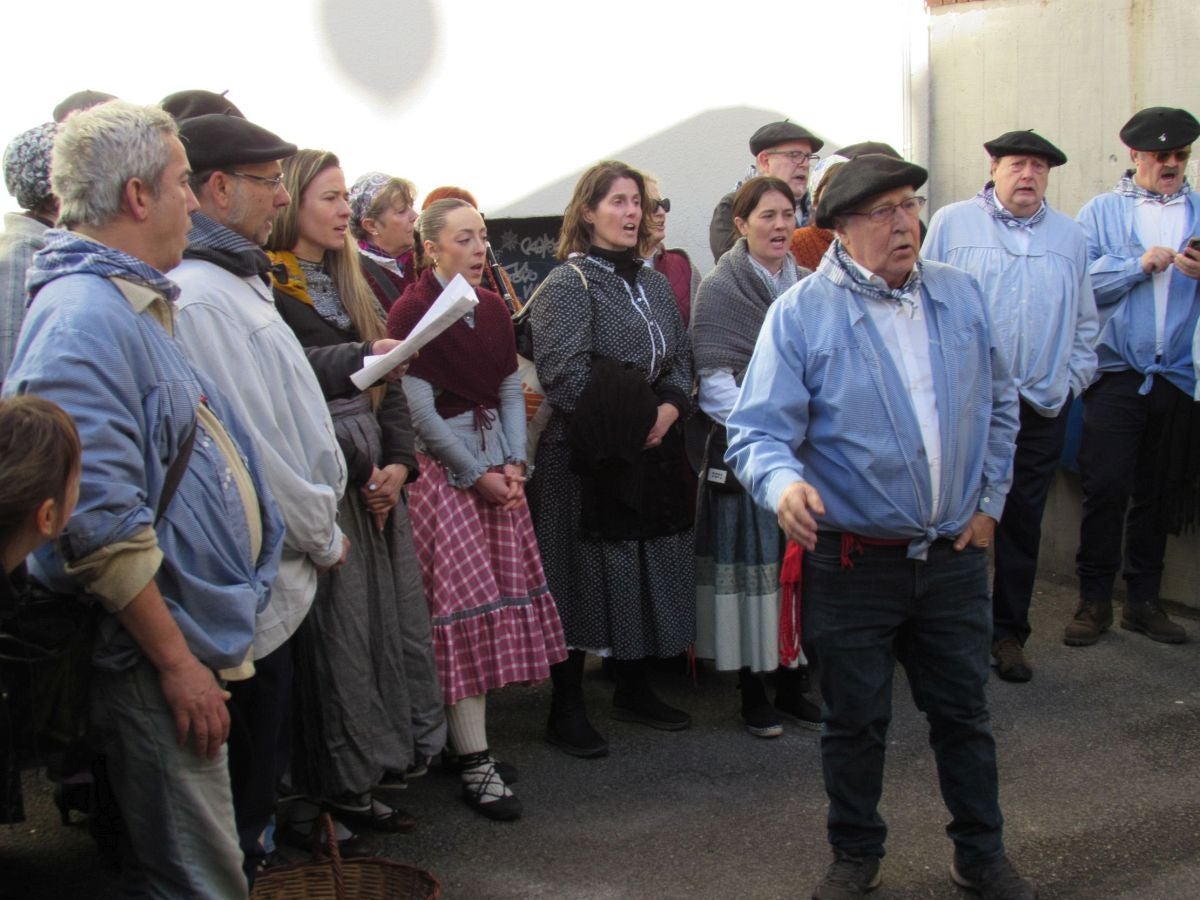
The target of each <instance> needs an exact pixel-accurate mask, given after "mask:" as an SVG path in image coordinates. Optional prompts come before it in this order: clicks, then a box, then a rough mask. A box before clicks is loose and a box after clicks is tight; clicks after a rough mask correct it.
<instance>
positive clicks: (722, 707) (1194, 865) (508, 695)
mask: <svg viewBox="0 0 1200 900" xmlns="http://www.w3.org/2000/svg"><path fill="white" fill-rule="evenodd" d="M1073 608H1074V582H1073V580H1071V579H1059V578H1058V577H1057V576H1055V575H1053V574H1049V575H1046V576H1045V577H1043V578H1041V579H1040V580H1039V582H1038V593H1037V596H1036V599H1035V601H1034V609H1033V624H1034V634H1033V637H1032V638H1031V639H1030V643H1029V646H1028V648H1027V650H1028V652H1029V655H1030V658H1031V660H1032V663H1033V665H1034V669H1035V676H1034V679H1033V681H1032V682H1030V683H1029V684H1023V685H1014V684H1008V683H1005V682H1002V681H1000V680H999V679H998V678H996V677H995V676H994V675H993V678H992V679H991V682H990V685H989V694H990V698H991V709H992V719H993V726H994V729H995V732H996V740H997V744H998V747H999V755H1000V790H1001V801H1002V804H1003V807H1004V812H1005V817H1006V841H1007V845H1008V849H1009V852H1010V854H1011V856H1012V857H1013V859H1014V860H1016V862H1017V863H1018V865H1019V866H1020V867H1021V869H1022V870H1023V871H1024V872H1025V873H1026V874H1028V875H1030V876H1031V877H1032V878H1034V879H1035V880H1036V882H1037V884H1038V886H1039V888H1040V889H1041V896H1042V897H1043V898H1061V900H1067V898H1072V900H1074V898H1079V900H1083V898H1087V900H1097V898H1122V900H1126V898H1128V900H1133V898H1138V900H1175V898H1194V897H1200V853H1198V851H1200V766H1198V765H1197V763H1198V762H1200V687H1198V686H1200V621H1196V617H1195V615H1194V614H1192V613H1189V612H1188V611H1186V610H1184V611H1181V613H1182V615H1184V616H1187V618H1186V619H1184V624H1185V625H1187V626H1188V628H1189V631H1190V633H1191V636H1192V639H1193V640H1192V642H1190V643H1187V644H1184V645H1180V646H1167V645H1162V644H1156V643H1153V642H1151V641H1149V640H1148V639H1146V638H1145V637H1143V636H1141V635H1135V634H1133V633H1131V632H1126V631H1121V630H1120V629H1114V630H1113V631H1111V632H1110V633H1108V634H1106V635H1104V637H1103V638H1102V639H1101V641H1100V642H1099V644H1097V645H1096V646H1094V647H1089V648H1068V647H1065V646H1063V644H1062V643H1061V634H1062V626H1063V625H1064V624H1065V622H1066V621H1067V619H1068V618H1069V616H1070V614H1071V612H1072V610H1073ZM592 662H593V663H594V662H595V661H592ZM656 678H657V683H658V685H659V687H660V691H661V693H662V695H663V696H664V697H665V698H666V699H668V700H669V701H671V702H673V703H675V704H677V705H679V706H681V707H683V708H685V709H687V710H689V711H690V712H691V713H692V717H693V725H692V727H691V728H690V729H689V730H687V731H683V732H678V733H664V732H658V731H653V730H651V729H647V728H644V727H641V726H637V725H632V724H628V723H622V722H615V721H611V720H610V719H609V717H608V705H609V701H610V699H611V685H610V683H609V682H607V681H606V680H605V678H604V677H603V674H602V673H601V671H600V670H599V667H598V666H595V665H592V666H590V667H589V670H588V676H587V685H586V689H587V695H588V702H589V704H590V708H591V710H592V712H593V721H594V723H595V724H596V725H597V726H598V727H599V728H600V730H601V731H602V732H603V733H604V734H605V735H606V737H607V738H608V740H609V743H610V745H611V754H610V756H608V757H607V758H605V759H600V760H578V759H573V758H570V757H567V756H565V755H563V754H562V753H561V752H559V751H557V750H555V749H553V748H551V747H549V746H547V745H546V744H545V743H544V742H543V740H542V734H543V730H544V727H545V715H546V710H547V706H548V702H549V693H550V692H549V685H548V684H544V685H539V686H537V687H530V688H522V687H510V688H507V689H505V690H503V691H500V692H499V693H497V694H495V695H493V697H492V698H491V699H490V701H489V709H488V727H489V732H490V735H491V738H492V746H493V753H494V754H495V755H496V756H497V757H499V758H500V759H503V760H505V761H507V762H510V763H513V764H515V765H516V766H518V768H519V770H520V776H521V777H520V782H519V783H518V784H517V785H516V786H515V790H516V792H517V793H518V795H519V796H520V797H521V799H522V801H523V803H524V806H525V815H524V817H523V818H522V819H520V820H519V821H517V822H513V823H498V822H490V821H488V820H486V819H484V818H482V817H481V816H479V815H478V814H477V813H475V812H473V811H472V810H470V809H469V808H468V807H466V806H465V805H464V804H463V803H462V801H461V800H460V799H459V796H458V782H457V780H456V779H455V778H452V777H450V776H447V775H444V774H440V773H438V772H436V771H433V772H430V774H429V775H427V776H426V777H424V778H421V779H418V780H416V781H414V782H413V783H412V785H411V786H410V787H409V788H408V789H407V791H406V792H405V796H404V804H403V805H404V806H405V807H406V808H407V809H409V810H410V811H411V812H412V813H413V814H415V815H416V817H417V818H418V819H419V827H418V829H417V830H416V831H415V832H414V833H412V834H409V835H398V836H372V837H371V839H370V840H371V846H372V847H373V848H374V849H375V850H376V851H377V852H378V854H379V855H381V856H385V857H388V858H392V859H395V860H399V861H402V862H406V863H410V864H413V865H417V866H420V867H422V868H425V869H427V870H429V871H431V872H432V873H434V874H435V875H436V876H437V877H438V878H439V879H440V880H441V882H442V884H443V889H444V896H445V897H447V898H526V897H529V898H557V897H564V898H643V897H671V898H675V897H678V898H684V897H687V898H708V897H712V898H726V897H731V898H732V897H737V898H758V897H764V898H769V897H801V898H806V897H808V896H810V893H811V891H812V888H813V886H814V885H815V884H816V882H817V880H818V879H819V878H820V876H821V874H822V873H823V871H824V870H825V867H826V866H827V865H828V862H829V851H828V848H827V845H826V842H825V832H824V817H825V795H824V791H823V788H822V784H821V771H820V753H819V746H818V744H819V736H818V734H817V733H816V732H812V731H806V730H803V729H800V728H798V727H790V726H789V727H788V728H787V729H786V730H785V732H784V734H783V736H782V737H780V738H777V739H774V740H763V739H758V738H754V737H751V736H750V735H749V734H748V733H747V732H746V731H745V730H744V729H743V728H742V726H741V724H740V721H739V719H738V716H737V701H738V693H737V690H736V686H735V685H736V678H735V676H734V675H733V673H716V672H714V671H713V670H712V669H711V667H709V668H706V669H704V670H703V671H702V672H701V675H700V678H699V681H698V683H696V684H693V683H692V681H691V680H690V679H689V678H688V676H687V675H686V674H685V673H683V672H668V673H661V674H659V675H657V676H656ZM26 785H27V788H26V795H27V800H28V806H29V807H30V810H29V812H30V820H29V821H28V822H26V823H24V824H23V825H18V826H0V896H3V897H6V898H7V897H19V898H34V897H36V898H44V897H54V898H76V897H78V898H89V900H92V898H94V900H104V898H110V897H117V896H119V893H118V890H117V882H116V878H115V876H114V875H113V873H111V872H110V871H108V870H106V869H104V868H103V867H102V866H101V865H100V863H99V861H98V857H97V856H96V854H95V851H94V850H93V849H92V846H91V843H90V839H89V838H88V837H87V835H86V833H85V832H84V831H83V829H82V828H80V827H72V828H64V827H62V826H61V825H59V824H58V820H57V813H56V812H55V811H54V809H53V807H52V805H51V803H50V791H49V787H48V786H47V785H45V784H44V783H43V782H42V781H41V779H40V778H39V776H38V775H37V774H36V773H29V775H28V778H27V780H26ZM882 812H883V814H884V817H885V818H886V819H887V821H888V824H889V826H890V836H889V840H888V855H887V857H886V859H885V860H884V863H883V886H882V887H881V888H880V889H879V890H878V891H877V892H876V893H875V894H874V895H873V896H874V897H876V898H878V900H899V898H947V900H949V898H967V897H970V896H971V895H970V894H968V893H967V892H965V891H962V890H960V889H959V888H956V887H955V886H954V885H953V884H952V883H951V881H950V878H949V875H948V867H949V864H950V859H951V852H952V851H951V845H950V842H949V840H948V839H947V838H946V836H945V832H944V828H945V825H946V823H947V821H948V815H947V813H946V810H945V808H944V806H943V805H942V802H941V797H940V794H939V792H938V785H937V775H936V771H935V768H934V763H933V756H932V753H931V751H930V750H929V746H928V742H927V730H926V727H925V723H924V720H923V718H922V717H921V715H920V714H919V713H918V712H917V711H916V710H915V709H914V708H913V705H912V701H911V698H910V697H909V694H908V688H907V684H906V682H905V680H904V678H903V673H902V671H898V672H897V678H896V691H895V718H894V721H893V725H892V729H891V733H890V735H889V741H888V760H887V774H886V782H885V786H884V796H883V802H882Z"/></svg>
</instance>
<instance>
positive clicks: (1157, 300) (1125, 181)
mask: <svg viewBox="0 0 1200 900" xmlns="http://www.w3.org/2000/svg"><path fill="white" fill-rule="evenodd" d="M1198 135H1200V123H1198V122H1197V121H1196V119H1195V118H1194V117H1193V116H1192V115H1191V113H1189V112H1187V111H1186V110H1183V109H1171V108H1167V107H1161V106H1156V107H1151V108H1149V109H1143V110H1142V111H1141V112H1139V113H1137V114H1136V115H1134V116H1133V118H1131V119H1130V120H1129V121H1128V122H1126V123H1125V126H1124V127H1123V128H1122V129H1121V133H1120V136H1121V140H1122V142H1124V144H1125V145H1126V146H1127V147H1129V155H1130V159H1131V160H1132V162H1133V168H1132V169H1129V170H1127V171H1126V172H1125V174H1124V175H1123V176H1122V177H1121V180H1120V182H1118V184H1117V186H1116V188H1115V189H1114V190H1113V191H1111V192H1109V193H1105V194H1101V195H1100V196H1098V197H1094V198H1092V199H1091V200H1090V201H1088V203H1087V204H1086V205H1085V206H1084V207H1083V209H1082V210H1080V212H1079V223H1080V224H1081V225H1082V226H1083V230H1084V231H1085V232H1086V234H1087V241H1088V262H1089V265H1090V267H1091V278H1092V286H1093V288H1094V289H1095V292H1096V305H1097V306H1098V307H1099V310H1100V322H1101V330H1100V338H1099V343H1098V344H1097V347H1096V354H1097V359H1098V371H1099V377H1098V378H1097V380H1096V382H1095V384H1093V385H1092V386H1091V387H1090V388H1089V389H1088V391H1087V393H1086V394H1084V395H1083V405H1084V413H1083V439H1082V442H1081V445H1080V449H1079V472H1080V479H1081V484H1082V487H1083V521H1082V524H1081V526H1080V530H1079V550H1078V552H1077V554H1076V556H1075V564H1076V573H1077V575H1078V576H1079V606H1078V608H1077V610H1076V612H1075V616H1074V618H1073V619H1072V620H1071V621H1070V622H1069V623H1068V624H1067V627H1066V629H1065V631H1064V633H1063V642H1064V643H1065V644H1067V645H1068V646H1076V647H1081V646H1087V645H1089V644H1094V643H1096V641H1097V640H1098V639H1099V637H1100V634H1101V633H1102V632H1104V631H1105V630H1107V629H1108V627H1109V626H1110V625H1111V624H1112V620H1113V610H1112V594H1113V583H1114V581H1115V579H1116V574H1117V569H1118V567H1121V568H1122V569H1123V575H1124V578H1125V585H1126V589H1127V592H1128V593H1127V597H1126V601H1125V606H1124V608H1123V610H1122V612H1121V627H1122V628H1124V629H1127V630H1129V631H1135V632H1140V633H1142V634H1144V635H1146V636H1147V637H1148V638H1150V639H1151V640H1155V641H1159V642H1162V643H1168V644H1177V643H1182V642H1183V641H1185V640H1187V632H1185V631H1184V629H1183V627H1182V626H1180V625H1179V624H1177V623H1176V622H1173V621H1171V619H1170V618H1169V617H1168V616H1167V614H1166V613H1165V612H1164V611H1163V610H1162V607H1161V606H1160V605H1159V587H1160V585H1161V582H1162V572H1163V557H1164V555H1165V553H1166V541H1167V531H1168V528H1170V527H1172V523H1171V522H1170V521H1169V520H1170V518H1171V516H1170V513H1169V511H1167V514H1166V515H1164V514H1163V513H1164V507H1163V505H1162V504H1161V503H1156V502H1155V495H1156V493H1162V492H1166V493H1168V494H1172V495H1174V496H1172V497H1169V498H1168V500H1174V501H1176V502H1179V501H1182V500H1183V499H1185V498H1187V497H1189V496H1194V495H1192V494H1191V492H1190V491H1189V489H1188V486H1187V484H1186V481H1187V479H1179V481H1175V482H1173V481H1168V480H1167V478H1168V476H1169V475H1171V474H1172V473H1173V472H1174V470H1175V466H1174V465H1168V464H1167V463H1166V460H1167V459H1168V458H1169V457H1170V456H1171V455H1172V452H1173V451H1176V450H1177V451H1179V452H1180V453H1181V454H1182V455H1183V456H1185V457H1186V455H1187V450H1188V449H1189V448H1188V447H1187V445H1186V443H1185V441H1186V438H1181V437H1180V436H1179V435H1177V434H1176V433H1175V427H1176V426H1178V425H1180V424H1182V423H1183V422H1185V420H1186V417H1187V416H1189V415H1190V408H1191V405H1192V402H1193V401H1192V397H1193V396H1194V392H1195V388H1196V375H1195V371H1194V367H1193V358H1192V338H1193V334H1194V332H1195V330H1196V321H1197V317H1198V315H1200V290H1198V285H1200V281H1198V279H1200V250H1197V249H1195V248H1194V247H1191V246H1189V242H1190V241H1191V240H1194V239H1196V238H1197V237H1198V236H1200V198H1197V196H1196V195H1195V194H1194V193H1192V189H1191V186H1190V185H1189V184H1188V181H1187V178H1186V176H1185V170H1186V167H1187V162H1188V159H1189V156H1190V154H1191V145H1192V142H1193V141H1195V140H1196V137H1197V136H1198ZM1183 467H1184V470H1185V471H1186V469H1187V467H1188V461H1187V460H1186V459H1185V460H1184V462H1183ZM1176 476H1177V473H1176ZM1177 477H1178V476H1177ZM1131 498H1132V502H1130V501H1131ZM1168 506H1169V504H1168ZM1127 507H1128V512H1127V511H1126V508H1127ZM1179 508H1180V507H1176V509H1179ZM1122 537H1123V538H1124V545H1125V558H1124V563H1123V566H1122V565H1121V544H1122Z"/></svg>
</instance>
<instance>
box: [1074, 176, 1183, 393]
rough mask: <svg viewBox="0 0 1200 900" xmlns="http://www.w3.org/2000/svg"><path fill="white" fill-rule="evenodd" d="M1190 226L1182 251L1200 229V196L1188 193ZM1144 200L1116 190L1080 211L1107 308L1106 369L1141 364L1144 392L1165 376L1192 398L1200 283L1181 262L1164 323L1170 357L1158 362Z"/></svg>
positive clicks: (1100, 347) (1100, 298)
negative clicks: (1139, 212) (1141, 233)
mask: <svg viewBox="0 0 1200 900" xmlns="http://www.w3.org/2000/svg"><path fill="white" fill-rule="evenodd" d="M1186 201H1187V227H1186V228H1185V229H1184V236H1183V240H1182V241H1180V244H1179V247H1177V248H1176V249H1177V250H1179V251H1180V252H1182V251H1183V249H1184V247H1186V246H1187V241H1188V238H1190V237H1192V236H1193V235H1198V234H1200V196H1197V194H1195V193H1194V192H1193V193H1190V194H1187V195H1186ZM1137 202H1138V201H1137V200H1135V199H1133V198H1131V197H1123V196H1121V195H1120V194H1116V193H1108V194H1101V195H1100V196H1098V197H1093V198H1092V199H1091V200H1089V201H1088V202H1087V203H1086V204H1085V205H1084V207H1083V209H1081V210H1080V211H1079V224H1080V225H1082V226H1083V230H1084V232H1085V233H1086V234H1087V244H1088V263H1089V265H1090V267H1091V268H1090V271H1091V276H1092V288H1093V289H1094V290H1095V292H1096V306H1097V308H1098V309H1099V311H1100V339H1099V343H1098V344H1097V345H1096V357H1097V363H1098V369H1099V371H1101V372H1125V371H1128V370H1129V369H1133V370H1134V371H1136V372H1140V373H1142V374H1144V375H1145V376H1146V380H1145V382H1144V383H1143V385H1142V388H1141V392H1142V393H1143V394H1144V393H1148V392H1149V390H1150V386H1151V384H1152V381H1153V377H1154V376H1155V375H1158V374H1161V375H1163V376H1164V377H1165V378H1166V379H1167V380H1168V381H1170V382H1171V384H1173V385H1175V387H1177V388H1179V389H1180V390H1181V391H1184V392H1186V393H1187V395H1188V396H1189V397H1190V396H1192V395H1193V392H1194V391H1195V388H1196V373H1195V371H1194V370H1193V367H1192V336H1193V333H1194V332H1195V330H1196V320H1197V318H1198V317H1200V282H1198V281H1196V279H1194V278H1189V277H1188V276H1186V275H1184V274H1183V273H1182V272H1180V271H1179V270H1178V269H1176V268H1175V267H1174V266H1171V268H1170V269H1169V270H1168V271H1169V272H1170V277H1171V280H1170V284H1169V285H1168V288H1167V315H1166V322H1165V324H1164V328H1163V346H1162V358H1161V359H1156V354H1155V344H1156V343H1157V341H1156V327H1155V320H1154V280H1153V278H1152V277H1151V276H1150V275H1147V274H1146V273H1145V272H1143V271H1142V261H1141V257H1142V254H1143V253H1145V252H1146V249H1147V248H1146V247H1145V246H1143V244H1142V241H1141V238H1139V237H1138V233H1137V227H1136V212H1135V211H1136V208H1137Z"/></svg>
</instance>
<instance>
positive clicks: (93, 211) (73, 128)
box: [50, 100, 179, 228]
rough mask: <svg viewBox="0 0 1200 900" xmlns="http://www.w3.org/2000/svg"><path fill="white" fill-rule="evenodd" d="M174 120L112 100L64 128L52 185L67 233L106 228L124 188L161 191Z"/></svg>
mask: <svg viewBox="0 0 1200 900" xmlns="http://www.w3.org/2000/svg"><path fill="white" fill-rule="evenodd" d="M178 134H179V128H178V126H176V124H175V120H174V119H172V118H171V116H170V115H169V114H168V113H166V112H164V111H163V110H162V109H160V108H159V107H157V106H135V105H134V104H132V103H126V102H125V101H123V100H110V101H109V102H108V103H102V104H101V105H100V106H94V107H92V108H91V109H88V110H84V111H82V112H77V113H75V114H74V115H73V116H71V117H70V118H68V119H67V121H65V122H64V123H63V124H62V125H60V126H59V130H58V136H57V137H56V138H55V140H54V155H53V158H52V162H51V165H50V180H51V185H52V186H53V188H54V193H55V195H56V196H57V197H58V199H59V202H60V203H61V211H60V213H59V219H60V221H61V222H62V224H63V225H64V226H66V227H67V228H74V227H76V226H79V225H86V226H91V227H93V228H101V227H103V226H105V225H107V224H109V223H110V222H111V221H112V220H113V219H115V218H116V217H117V215H118V214H119V213H120V211H121V200H122V198H123V196H124V193H125V185H126V184H127V183H128V182H129V179H131V178H138V179H141V180H142V181H143V182H145V183H146V184H148V185H150V186H151V190H157V188H158V183H159V180H160V179H161V178H162V174H163V171H164V170H165V169H166V167H167V164H168V163H169V162H170V159H171V153H170V146H169V144H168V142H167V140H166V139H167V137H169V136H172V135H178Z"/></svg>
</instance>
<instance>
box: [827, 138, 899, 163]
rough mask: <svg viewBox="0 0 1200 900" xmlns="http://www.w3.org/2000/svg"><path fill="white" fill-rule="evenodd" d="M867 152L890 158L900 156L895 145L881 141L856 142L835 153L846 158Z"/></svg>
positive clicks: (863, 154) (852, 157)
mask: <svg viewBox="0 0 1200 900" xmlns="http://www.w3.org/2000/svg"><path fill="white" fill-rule="evenodd" d="M868 153H882V154H883V155H884V156H890V157H891V158H892V159H900V158H901V157H900V154H899V153H897V152H896V148H895V147H893V146H892V145H891V144H885V143H883V142H882V141H862V142H860V143H857V144H849V145H847V146H845V147H843V148H842V149H841V150H839V151H838V152H837V155H838V156H844V157H845V158H846V159H854V157H856V156H865V155H866V154H868Z"/></svg>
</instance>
